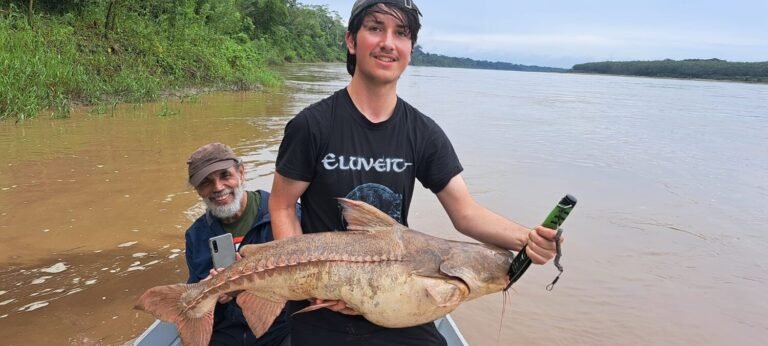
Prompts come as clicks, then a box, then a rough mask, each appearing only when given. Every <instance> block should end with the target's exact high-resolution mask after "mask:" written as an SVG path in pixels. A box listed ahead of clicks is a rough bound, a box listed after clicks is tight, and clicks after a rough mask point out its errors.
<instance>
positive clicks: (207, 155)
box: [187, 143, 240, 187]
mask: <svg viewBox="0 0 768 346" xmlns="http://www.w3.org/2000/svg"><path fill="white" fill-rule="evenodd" d="M239 162H240V159H239V158H238V157H237V156H235V153H234V152H233V151H232V149H231V148H230V147H229V146H228V145H226V144H222V143H210V144H206V145H204V146H202V147H200V148H198V149H197V150H195V152H194V153H192V155H191V156H189V160H187V165H189V167H188V172H189V183H190V184H192V186H195V187H197V185H200V182H201V181H203V179H205V177H207V176H208V174H211V173H213V172H215V171H218V170H221V169H227V168H229V167H232V166H234V165H235V164H237V163H239Z"/></svg>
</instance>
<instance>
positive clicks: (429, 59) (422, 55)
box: [411, 45, 568, 72]
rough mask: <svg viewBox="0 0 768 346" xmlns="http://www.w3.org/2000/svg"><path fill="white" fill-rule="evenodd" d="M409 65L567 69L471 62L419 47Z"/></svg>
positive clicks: (481, 61) (415, 48) (529, 69)
mask: <svg viewBox="0 0 768 346" xmlns="http://www.w3.org/2000/svg"><path fill="white" fill-rule="evenodd" d="M411 64H412V65H414V66H435V67H458V68H476V69H486V70H507V71H528V72H566V71H568V70H567V69H562V68H556V67H543V66H535V65H519V64H512V63H508V62H498V61H486V60H473V59H469V58H456V57H451V56H445V55H440V54H430V53H427V52H424V50H423V49H422V48H421V46H419V45H417V46H416V47H414V49H413V57H412V58H411Z"/></svg>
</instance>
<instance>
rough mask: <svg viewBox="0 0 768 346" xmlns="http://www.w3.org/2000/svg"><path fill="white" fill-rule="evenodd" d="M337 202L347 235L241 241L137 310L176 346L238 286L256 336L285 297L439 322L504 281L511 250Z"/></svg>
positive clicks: (203, 329) (203, 326)
mask: <svg viewBox="0 0 768 346" xmlns="http://www.w3.org/2000/svg"><path fill="white" fill-rule="evenodd" d="M339 202H340V203H341V204H342V206H343V207H344V211H343V213H344V218H345V220H347V222H348V224H349V226H348V229H349V231H344V232H322V233H312V234H306V235H302V236H298V237H292V238H287V239H282V240H276V241H273V242H269V243H264V244H258V245H246V246H243V247H242V248H241V250H240V253H241V254H242V255H243V259H242V260H240V261H238V262H236V263H235V264H233V265H232V266H230V267H228V268H226V269H225V270H224V271H223V272H221V273H219V274H218V275H216V276H214V277H213V278H211V279H210V280H206V281H202V282H200V283H197V284H191V285H187V284H178V285H169V286H158V287H154V288H152V289H149V290H148V291H147V292H145V293H144V294H143V295H142V296H141V297H140V298H139V300H138V302H137V304H136V308H137V309H140V310H144V311H147V312H149V313H151V314H153V315H154V316H155V317H156V318H158V319H160V320H164V321H167V322H172V323H175V324H176V325H177V328H178V329H179V334H180V335H181V338H182V342H183V343H184V344H185V345H198V344H201V343H202V344H207V341H205V340H209V339H210V334H211V324H212V315H213V314H212V312H213V308H214V306H215V304H216V299H217V297H218V296H219V295H222V294H228V293H233V292H235V293H236V292H242V293H240V294H239V295H238V297H237V303H238V304H239V305H240V306H241V308H242V309H243V312H244V315H245V316H246V319H247V320H248V323H249V326H250V327H251V329H252V330H253V331H254V334H255V335H256V336H261V335H262V334H263V333H264V332H266V329H267V328H268V327H269V325H270V324H271V323H272V321H273V320H274V318H275V317H276V316H277V314H279V312H280V310H281V309H282V307H283V306H284V304H285V302H286V301H288V300H305V299H310V298H319V299H326V300H342V301H344V302H346V303H347V305H348V306H350V307H352V308H353V309H355V310H356V311H358V312H360V313H361V314H362V315H363V316H364V317H365V318H366V319H368V320H370V321H371V322H373V323H376V324H378V325H381V326H384V327H390V328H399V327H409V326H414V325H418V324H422V323H426V322H429V321H433V320H435V319H438V318H440V317H441V316H443V315H445V314H447V313H449V312H451V311H453V310H454V309H455V308H456V306H458V304H460V303H461V302H464V301H467V300H471V299H474V298H477V297H480V296H483V295H486V294H490V293H494V292H499V291H501V290H502V289H504V288H505V287H506V286H507V283H508V282H509V277H508V274H507V272H508V270H509V266H510V264H511V262H512V258H513V253H512V252H510V251H507V250H504V249H500V248H497V247H494V246H490V245H483V244H476V243H468V242H459V241H449V240H445V239H440V238H437V237H433V236H429V235H427V234H423V233H420V232H418V231H414V230H411V229H408V228H406V227H405V226H403V225H401V224H398V223H397V222H396V221H395V220H393V219H392V218H391V217H389V216H388V215H386V214H384V213H383V212H381V211H379V210H378V209H376V208H375V207H372V206H370V205H368V204H365V203H363V202H359V201H352V200H347V199H339ZM316 308H317V307H314V308H313V307H312V306H310V307H309V308H307V309H305V310H306V311H311V310H314V309H316ZM305 310H302V311H305Z"/></svg>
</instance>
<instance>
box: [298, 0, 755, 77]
mask: <svg viewBox="0 0 768 346" xmlns="http://www.w3.org/2000/svg"><path fill="white" fill-rule="evenodd" d="M298 1H299V2H300V3H304V4H312V5H326V6H327V7H328V8H329V9H330V10H332V11H336V12H338V13H339V15H340V16H341V17H342V18H343V19H344V20H345V23H346V20H348V19H349V12H350V10H351V9H352V4H353V3H354V1H353V0H298ZM415 2H416V5H418V6H419V9H420V10H421V12H422V13H423V14H424V17H423V18H422V30H421V32H420V33H419V42H418V44H420V45H421V46H422V47H423V48H424V50H425V51H426V52H429V53H436V54H444V55H449V56H457V57H467V58H472V59H479V60H492V61H506V62H511V63H516V64H524V65H541V66H552V67H566V68H570V67H571V66H573V65H574V64H577V63H582V62H590V61H606V60H659V59H666V58H669V59H676V60H679V59H689V58H701V59H709V58H719V59H724V60H729V61H768V0H720V1H714V0H634V1H625V0H527V1H520V0H486V1H483V0H461V1H457V0H415Z"/></svg>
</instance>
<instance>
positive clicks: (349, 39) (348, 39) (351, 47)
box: [344, 31, 355, 55]
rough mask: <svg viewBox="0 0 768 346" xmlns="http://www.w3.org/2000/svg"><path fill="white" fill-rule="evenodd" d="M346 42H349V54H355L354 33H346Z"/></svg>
mask: <svg viewBox="0 0 768 346" xmlns="http://www.w3.org/2000/svg"><path fill="white" fill-rule="evenodd" d="M344 42H346V43H347V50H349V54H352V55H354V54H355V36H354V35H352V33H351V32H349V31H347V33H346V34H345V35H344Z"/></svg>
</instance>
